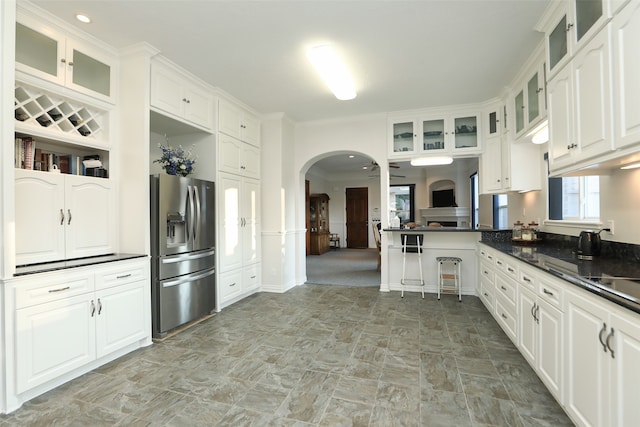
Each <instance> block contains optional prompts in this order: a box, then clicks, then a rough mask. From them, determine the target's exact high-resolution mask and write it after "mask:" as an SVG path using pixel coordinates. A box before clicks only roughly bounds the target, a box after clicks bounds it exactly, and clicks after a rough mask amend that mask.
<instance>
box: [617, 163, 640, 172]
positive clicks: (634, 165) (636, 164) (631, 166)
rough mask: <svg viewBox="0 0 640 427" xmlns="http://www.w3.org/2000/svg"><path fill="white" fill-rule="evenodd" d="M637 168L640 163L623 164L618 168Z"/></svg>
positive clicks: (639, 166)
mask: <svg viewBox="0 0 640 427" xmlns="http://www.w3.org/2000/svg"><path fill="white" fill-rule="evenodd" d="M638 168H640V163H631V164H629V165H624V166H622V167H621V168H620V169H624V170H627V169H638Z"/></svg>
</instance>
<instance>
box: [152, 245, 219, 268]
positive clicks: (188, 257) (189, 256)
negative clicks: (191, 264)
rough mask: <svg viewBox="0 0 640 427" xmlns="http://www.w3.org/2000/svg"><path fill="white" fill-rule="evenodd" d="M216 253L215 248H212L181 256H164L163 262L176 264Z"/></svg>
mask: <svg viewBox="0 0 640 427" xmlns="http://www.w3.org/2000/svg"><path fill="white" fill-rule="evenodd" d="M214 254H215V250H214V249H212V250H210V251H206V252H201V253H196V254H194V253H188V254H185V255H180V256H171V257H170V258H168V257H167V258H162V259H161V262H162V263H163V264H175V263H177V262H184V261H192V260H195V259H200V258H207V257H210V256H212V255H214Z"/></svg>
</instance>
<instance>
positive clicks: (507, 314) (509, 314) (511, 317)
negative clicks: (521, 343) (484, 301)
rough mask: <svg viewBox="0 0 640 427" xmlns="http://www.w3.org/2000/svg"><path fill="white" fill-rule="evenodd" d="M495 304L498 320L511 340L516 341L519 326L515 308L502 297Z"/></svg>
mask: <svg viewBox="0 0 640 427" xmlns="http://www.w3.org/2000/svg"><path fill="white" fill-rule="evenodd" d="M495 304H496V306H495V310H496V311H495V313H496V320H497V321H498V323H499V324H500V325H501V326H502V328H503V329H504V331H505V332H506V333H507V335H509V338H511V340H514V341H515V339H516V325H517V320H516V310H515V307H512V306H511V304H509V303H507V302H506V301H505V300H504V299H503V298H501V297H500V296H497V297H496V301H495Z"/></svg>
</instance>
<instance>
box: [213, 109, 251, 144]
mask: <svg viewBox="0 0 640 427" xmlns="http://www.w3.org/2000/svg"><path fill="white" fill-rule="evenodd" d="M218 120H219V123H218V127H219V129H218V130H219V131H220V132H223V133H225V134H227V135H229V136H232V137H234V138H237V139H239V140H241V141H244V142H246V143H248V144H251V145H254V146H256V147H260V121H259V120H258V118H257V117H255V116H254V115H253V114H251V113H249V112H248V111H245V110H243V109H242V108H240V107H237V106H235V105H234V104H231V103H230V102H227V101H225V100H223V99H221V100H220V102H219V103H218Z"/></svg>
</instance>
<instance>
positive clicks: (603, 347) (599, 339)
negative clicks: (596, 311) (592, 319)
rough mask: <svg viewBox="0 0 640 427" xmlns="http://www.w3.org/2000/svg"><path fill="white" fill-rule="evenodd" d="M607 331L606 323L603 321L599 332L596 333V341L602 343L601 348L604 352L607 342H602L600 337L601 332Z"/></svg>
mask: <svg viewBox="0 0 640 427" xmlns="http://www.w3.org/2000/svg"><path fill="white" fill-rule="evenodd" d="M606 331H607V324H606V323H603V324H602V329H601V330H600V333H599V334H598V341H600V344H602V350H604V352H605V353H606V352H607V343H606V342H604V339H602V334H604V333H605V332H606Z"/></svg>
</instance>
